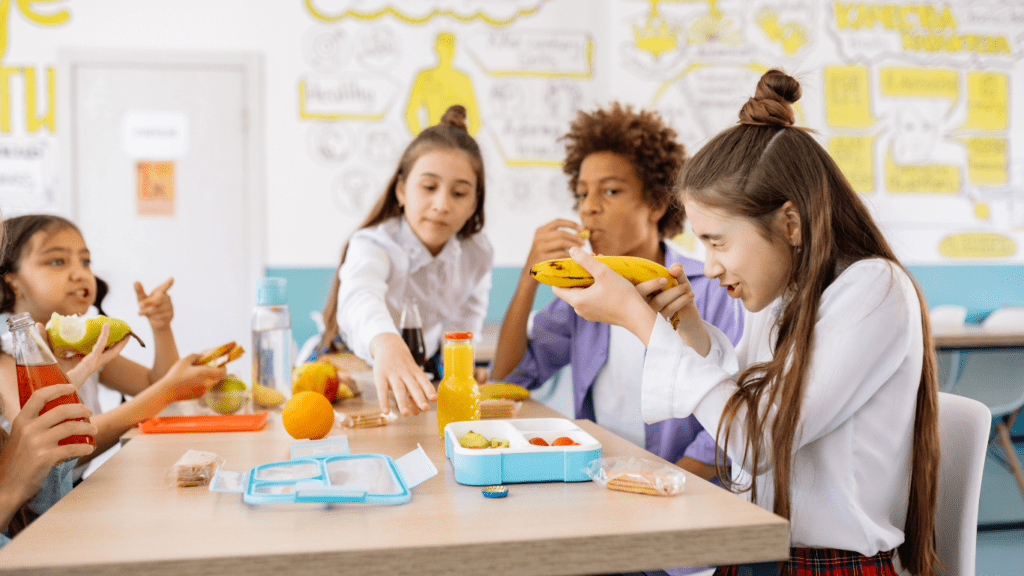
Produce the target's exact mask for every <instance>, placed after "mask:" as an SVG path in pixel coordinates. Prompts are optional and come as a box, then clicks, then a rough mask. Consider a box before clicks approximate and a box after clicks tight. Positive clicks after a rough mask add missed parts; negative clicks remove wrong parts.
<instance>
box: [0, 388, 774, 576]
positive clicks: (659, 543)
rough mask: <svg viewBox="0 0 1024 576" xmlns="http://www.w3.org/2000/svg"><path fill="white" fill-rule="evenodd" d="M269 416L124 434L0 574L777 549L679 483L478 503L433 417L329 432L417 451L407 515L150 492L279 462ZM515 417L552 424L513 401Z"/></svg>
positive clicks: (571, 567) (517, 566)
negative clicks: (668, 487) (172, 474)
mask: <svg viewBox="0 0 1024 576" xmlns="http://www.w3.org/2000/svg"><path fill="white" fill-rule="evenodd" d="M371 401H372V400H371ZM362 404H363V402H362V401H360V400H359V399H354V400H349V401H346V404H340V405H339V410H341V409H344V411H356V410H357V409H360V408H362V407H363V406H362ZM273 416H277V415H275V414H272V418H271V419H270V421H269V423H268V425H267V427H266V428H265V429H264V430H262V431H260V432H239V433H220V434H173V435H171V434H157V435H147V434H138V433H135V434H133V437H132V439H131V440H130V441H128V442H127V443H126V444H125V446H124V447H123V448H122V449H121V450H120V451H119V452H118V453H117V454H115V455H114V456H113V457H112V458H111V459H110V460H108V461H107V462H106V463H105V464H104V465H103V466H101V467H100V468H99V469H98V470H97V471H96V472H95V473H94V474H92V475H91V476H90V477H89V478H87V479H86V480H85V481H84V482H83V483H82V484H81V485H80V486H79V487H77V488H75V489H74V490H73V491H72V492H71V493H70V494H69V495H68V496H66V497H65V498H64V499H62V500H61V501H60V502H58V503H57V504H56V505H55V506H54V507H53V508H52V509H51V510H49V511H48V512H46V513H45V514H44V515H43V516H42V517H40V518H39V519H38V520H36V521H35V522H34V523H33V524H32V525H30V526H29V527H28V528H27V529H26V530H25V531H24V532H22V533H21V534H20V535H19V536H17V538H15V540H14V541H12V542H11V543H10V544H8V545H7V546H6V547H5V548H3V549H2V550H0V573H7V572H11V571H16V572H18V573H19V574H62V575H64V574H86V573H88V574H131V575H133V576H144V575H148V574H174V575H176V576H182V575H189V576H191V575H194V574H218V575H219V574H229V575H230V574H246V575H261V574H267V575H271V574H272V575H275V576H280V575H282V574H289V575H291V574H320V573H332V574H359V575H365V574H367V573H369V572H373V573H379V574H393V575H403V574H418V575H420V574H445V575H447V574H523V575H527V574H529V575H537V574H595V573H609V572H619V571H632V570H642V569H654V568H661V567H667V566H684V565H701V564H709V565H710V564H724V563H747V562H764V561H771V560H777V559H782V558H785V557H787V556H788V553H789V523H788V522H787V521H785V520H784V519H782V518H780V517H778V516H775V515H773V514H771V513H769V512H768V511H766V510H763V509H761V508H759V507H757V506H755V505H753V504H750V503H749V502H747V501H745V500H743V499H742V498H740V497H738V496H736V495H733V494H730V493H728V492H726V491H725V490H722V489H721V488H718V487H716V486H713V485H712V484H710V483H708V482H705V481H703V480H701V479H699V478H697V477H696V476H692V475H689V476H688V478H687V482H686V489H685V492H684V493H683V494H682V495H679V496H675V497H667V498H666V497H654V496H644V495H637V494H630V493H624V492H615V491H611V490H607V489H605V488H602V487H601V486H599V485H597V484H595V483H593V482H582V483H560V482H552V483H540V484H512V485H510V486H509V496H508V497H507V498H504V499H500V500H495V499H490V498H484V497H483V496H482V494H481V492H480V488H479V487H472V486H463V485H461V484H458V483H456V482H455V480H454V473H453V470H452V468H451V465H450V464H449V463H448V461H447V460H446V459H445V456H444V447H443V445H442V444H441V442H440V440H439V439H438V437H437V420H436V417H435V412H429V413H427V414H424V415H420V416H417V417H409V418H403V419H399V420H398V421H397V422H395V423H393V424H391V425H389V426H386V427H382V428H371V429H361V430H344V429H341V428H337V429H336V430H334V431H332V433H331V434H332V435H334V434H347V436H348V440H349V446H350V450H351V452H352V453H380V454H387V455H389V456H391V457H392V458H397V457H399V456H402V455H403V454H405V453H407V452H409V451H410V450H412V449H415V448H416V444H417V443H420V444H421V445H422V446H423V449H424V451H425V452H426V453H427V455H428V456H429V457H430V459H431V460H432V461H433V462H434V464H435V465H436V466H437V468H438V470H439V474H438V475H437V476H435V477H434V478H431V479H430V480H427V481H426V482H424V483H423V484H420V485H419V486H417V487H416V488H414V489H413V490H412V501H411V502H409V503H407V504H402V505H398V506H371V505H356V504H342V505H338V504H335V505H325V504H289V505H271V506H254V505H247V504H245V503H243V502H242V497H241V495H240V494H221V493H213V492H209V491H207V489H206V488H175V487H170V486H169V485H168V484H167V483H166V481H165V479H164V474H165V471H166V470H167V468H168V467H169V466H171V465H172V464H173V463H174V462H175V461H176V460H177V459H178V458H179V457H180V456H181V455H182V454H183V453H184V452H185V451H186V450H188V449H190V448H195V449H201V450H208V451H211V452H215V453H217V454H219V455H220V456H222V457H224V458H225V459H226V461H227V462H226V465H225V468H226V469H229V470H248V469H249V468H251V467H253V466H256V465H258V464H263V463H266V462H273V461H278V460H286V459H288V447H289V445H290V444H291V439H290V438H289V437H288V436H287V434H286V433H285V432H284V430H283V428H282V426H281V423H280V418H279V416H277V417H273ZM519 416H520V417H557V414H555V413H554V412H552V411H551V410H549V409H547V408H546V407H544V406H543V405H541V404H539V403H536V402H533V401H527V403H526V404H525V405H524V406H523V409H522V411H521V412H520V414H519ZM579 425H580V426H581V427H583V428H584V429H585V430H586V431H587V432H589V433H590V434H591V435H593V436H594V437H595V438H597V439H598V440H599V441H600V442H601V443H602V446H603V454H604V455H605V456H640V457H645V458H649V459H657V458H656V457H655V456H653V455H652V454H650V453H648V452H645V451H643V450H641V449H639V448H637V447H636V446H634V445H633V444H630V443H629V442H627V441H625V440H623V439H621V438H619V437H617V436H614V435H613V434H611V433H609V432H607V431H605V430H604V429H602V428H600V427H598V426H596V425H595V424H593V423H591V422H589V421H579Z"/></svg>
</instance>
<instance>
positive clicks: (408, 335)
mask: <svg viewBox="0 0 1024 576" xmlns="http://www.w3.org/2000/svg"><path fill="white" fill-rule="evenodd" d="M400 323H401V325H402V340H404V341H405V345H406V346H408V347H409V352H410V353H412V359H413V360H415V361H416V364H417V365H418V366H419V367H420V368H423V365H424V364H426V363H427V346H426V344H425V343H424V341H423V322H422V321H421V320H420V309H419V306H417V304H416V300H414V299H412V298H406V299H405V306H403V307H402V320H401V322H400Z"/></svg>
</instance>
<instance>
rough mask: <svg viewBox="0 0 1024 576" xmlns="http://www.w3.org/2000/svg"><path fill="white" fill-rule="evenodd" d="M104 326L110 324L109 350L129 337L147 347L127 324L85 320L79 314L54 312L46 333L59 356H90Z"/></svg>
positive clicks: (95, 319)
mask: <svg viewBox="0 0 1024 576" xmlns="http://www.w3.org/2000/svg"><path fill="white" fill-rule="evenodd" d="M104 324H110V336H109V337H108V338H107V348H110V347H111V346H113V345H114V344H117V343H118V342H120V341H121V340H123V339H124V338H126V337H128V336H132V337H134V338H135V339H136V340H138V341H139V344H140V345H141V346H142V347H143V348H145V347H146V345H145V344H144V343H143V342H142V339H140V338H139V337H138V336H136V335H135V333H134V332H132V329H131V327H129V326H128V323H127V322H125V321H124V320H118V319H116V318H108V317H106V316H96V317H95V318H83V317H81V316H79V315H77V314H73V315H71V316H61V315H60V314H58V313H56V312H54V313H53V316H50V321H49V322H47V323H46V333H47V334H48V335H49V336H50V343H51V344H52V345H53V351H54V352H55V353H56V354H57V355H58V356H73V355H76V354H88V353H90V352H92V348H93V346H95V345H96V340H98V339H99V337H100V329H101V328H103V325H104Z"/></svg>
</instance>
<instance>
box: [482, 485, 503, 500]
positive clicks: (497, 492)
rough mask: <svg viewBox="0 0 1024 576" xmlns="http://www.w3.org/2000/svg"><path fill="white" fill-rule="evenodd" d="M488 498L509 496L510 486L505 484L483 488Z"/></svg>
mask: <svg viewBox="0 0 1024 576" xmlns="http://www.w3.org/2000/svg"><path fill="white" fill-rule="evenodd" d="M481 492H483V495H484V496H486V497H488V498H504V497H505V496H508V488H507V487H505V486H488V487H486V488H484V489H483V490H481Z"/></svg>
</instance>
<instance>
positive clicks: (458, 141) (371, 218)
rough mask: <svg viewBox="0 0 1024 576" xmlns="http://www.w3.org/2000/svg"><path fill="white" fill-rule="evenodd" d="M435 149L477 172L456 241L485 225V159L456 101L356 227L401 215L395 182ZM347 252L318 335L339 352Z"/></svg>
mask: <svg viewBox="0 0 1024 576" xmlns="http://www.w3.org/2000/svg"><path fill="white" fill-rule="evenodd" d="M437 150H461V151H463V152H465V153H466V156H468V157H469V163H470V164H471V165H472V167H473V171H474V172H476V210H475V211H474V212H473V215H472V216H470V217H469V220H467V221H466V223H465V225H463V226H462V228H461V229H460V230H459V231H458V232H457V233H456V234H455V236H456V238H458V239H459V240H464V239H466V238H469V237H470V236H472V235H473V234H476V233H477V232H479V231H480V230H482V229H483V227H484V159H483V156H482V155H481V154H480V146H478V145H477V143H476V140H474V139H473V137H472V136H470V135H469V132H468V131H467V130H466V109H465V108H464V107H463V106H461V105H459V104H456V105H454V106H452V107H450V108H448V110H447V111H445V113H444V116H442V117H441V120H440V122H438V124H437V125H436V126H431V127H429V128H427V129H426V130H423V131H422V132H420V133H419V135H418V136H416V138H414V139H413V141H412V142H410V143H409V146H407V147H406V149H405V152H403V153H402V158H401V159H400V160H399V161H398V166H397V167H396V168H395V173H394V174H392V175H391V180H389V181H388V185H387V187H386V188H385V189H384V193H383V194H381V196H380V198H379V199H377V203H376V204H375V205H374V206H373V208H372V209H370V214H369V215H368V216H367V217H366V219H365V220H363V223H362V224H360V225H359V228H357V229H356V230H362V229H364V228H372V227H373V226H376V225H378V224H381V223H383V222H385V221H386V220H390V219H391V218H396V217H398V216H401V215H402V210H403V208H402V205H401V204H400V203H399V201H398V194H397V190H398V184H399V183H402V184H404V183H405V179H406V178H408V177H409V173H410V172H411V171H412V167H413V166H414V165H415V164H416V161H417V160H419V159H420V157H421V156H423V155H424V154H426V153H428V152H434V151H437ZM347 252H348V242H346V243H345V246H343V247H342V249H341V262H339V263H338V268H337V269H336V270H335V271H334V277H333V278H331V287H330V288H329V289H328V292H327V303H326V304H325V305H324V311H323V319H324V334H323V336H322V337H321V338H320V346H319V348H320V349H327V350H328V351H330V352H336V351H338V345H337V343H336V342H335V341H334V340H335V336H337V335H338V288H340V287H341V278H340V277H339V275H338V273H339V272H340V271H341V266H342V264H344V263H345V254H346V253H347Z"/></svg>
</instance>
